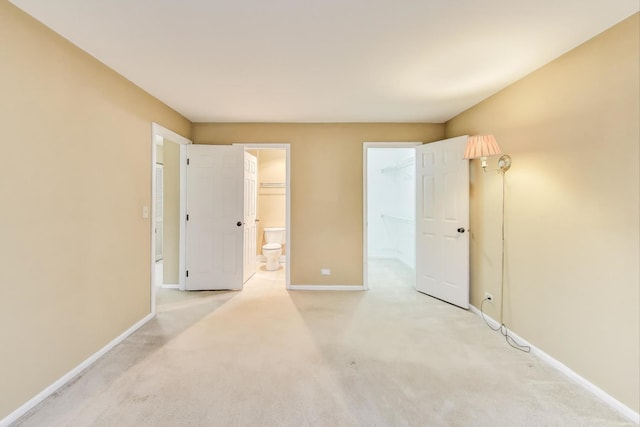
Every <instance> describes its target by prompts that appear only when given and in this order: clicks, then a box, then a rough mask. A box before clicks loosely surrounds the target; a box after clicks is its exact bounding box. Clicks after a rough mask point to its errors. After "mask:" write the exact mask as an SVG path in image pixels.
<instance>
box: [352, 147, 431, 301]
mask: <svg viewBox="0 0 640 427" xmlns="http://www.w3.org/2000/svg"><path fill="white" fill-rule="evenodd" d="M422 144H423V143H422V142H363V143H362V285H363V287H364V289H365V290H368V289H369V273H368V270H369V268H368V267H369V266H368V258H369V254H368V248H367V246H368V244H369V242H368V239H367V236H368V233H369V224H368V214H367V150H369V148H414V147H417V146H418V145H422Z"/></svg>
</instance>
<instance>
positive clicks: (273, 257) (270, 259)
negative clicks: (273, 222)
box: [262, 227, 285, 271]
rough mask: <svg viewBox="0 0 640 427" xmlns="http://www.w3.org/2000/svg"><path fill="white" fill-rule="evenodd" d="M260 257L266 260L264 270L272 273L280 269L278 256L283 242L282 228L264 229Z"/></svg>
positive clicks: (280, 253)
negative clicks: (263, 242) (262, 256)
mask: <svg viewBox="0 0 640 427" xmlns="http://www.w3.org/2000/svg"><path fill="white" fill-rule="evenodd" d="M264 241H265V244H264V245H263V246H262V255H264V256H265V258H267V266H266V269H267V270H269V271H274V270H277V269H279V268H280V255H282V245H283V244H284V241H285V233H284V227H265V228H264Z"/></svg>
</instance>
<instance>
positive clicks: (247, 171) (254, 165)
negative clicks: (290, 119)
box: [242, 151, 258, 283]
mask: <svg viewBox="0 0 640 427" xmlns="http://www.w3.org/2000/svg"><path fill="white" fill-rule="evenodd" d="M257 175H258V160H257V159H256V157H255V156H253V155H251V154H249V153H247V152H246V151H245V152H244V250H243V253H244V272H243V275H242V276H243V277H242V283H245V282H246V281H247V280H249V279H250V278H251V276H253V275H254V274H256V261H257V256H256V255H257V254H256V203H257V198H258V196H257V194H256V191H257V184H256V181H257Z"/></svg>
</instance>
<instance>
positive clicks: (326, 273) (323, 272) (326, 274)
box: [320, 268, 331, 276]
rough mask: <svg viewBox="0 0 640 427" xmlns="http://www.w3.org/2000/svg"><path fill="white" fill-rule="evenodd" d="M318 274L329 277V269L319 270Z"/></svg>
mask: <svg viewBox="0 0 640 427" xmlns="http://www.w3.org/2000/svg"><path fill="white" fill-rule="evenodd" d="M320 274H322V275H323V276H331V269H330V268H321V269H320Z"/></svg>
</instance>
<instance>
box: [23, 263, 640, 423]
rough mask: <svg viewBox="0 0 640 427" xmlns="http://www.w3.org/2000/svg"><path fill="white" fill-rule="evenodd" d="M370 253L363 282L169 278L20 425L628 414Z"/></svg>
mask: <svg viewBox="0 0 640 427" xmlns="http://www.w3.org/2000/svg"><path fill="white" fill-rule="evenodd" d="M393 271H394V269H393V266H392V265H389V264H385V263H374V264H372V266H371V271H370V284H371V290H369V291H367V292H335V291H334V292H305V291H291V292H287V291H286V290H285V289H284V283H283V280H282V279H283V271H282V270H281V271H280V272H278V273H275V274H271V273H268V272H264V271H261V270H259V272H258V274H257V275H256V277H255V278H254V279H252V280H251V281H250V282H249V283H248V284H247V285H246V286H245V290H244V291H242V292H193V293H180V292H179V291H177V290H171V289H164V290H161V291H160V292H159V296H158V304H159V305H158V315H157V317H156V318H155V319H154V320H152V321H151V322H149V323H148V324H147V325H145V326H144V327H143V328H142V329H141V330H139V331H138V332H137V333H135V334H133V335H132V336H131V337H130V338H129V339H127V340H126V341H125V342H124V343H122V344H121V345H119V346H118V347H116V348H115V349H114V350H113V351H111V352H110V353H109V354H107V355H106V356H105V357H103V358H102V359H100V360H99V361H98V362H97V363H96V364H95V365H94V366H92V367H91V368H89V369H88V370H87V371H86V372H84V373H83V374H82V375H81V376H79V377H78V378H77V379H76V380H75V381H73V382H72V383H71V384H69V385H68V386H66V387H64V388H63V389H61V390H60V391H59V392H58V393H56V394H55V395H53V396H52V397H50V398H49V399H47V400H46V401H44V402H43V403H42V404H41V405H39V406H38V407H37V408H35V409H34V410H33V411H31V412H30V413H29V414H27V416H25V417H23V419H21V420H19V421H18V422H17V423H16V425H19V426H23V427H26V426H48V427H49V426H73V427H79V426H119V427H120V426H187V425H189V426H296V427H299V426H623V425H633V423H631V422H628V421H626V420H625V419H624V418H622V417H620V416H619V415H618V414H616V413H615V412H613V411H612V410H610V409H608V408H607V407H606V406H605V405H604V404H602V403H601V402H600V401H599V400H597V399H596V398H594V397H592V396H591V395H590V394H588V393H587V392H586V391H584V390H583V389H582V388H581V387H580V386H578V385H575V384H573V383H571V382H569V381H568V380H567V379H565V378H564V377H563V376H562V375H561V374H560V373H558V372H556V371H555V370H554V369H552V368H550V367H548V366H547V365H545V364H544V363H543V362H541V361H539V360H538V359H536V358H535V357H533V356H531V355H529V354H525V353H522V352H519V351H517V350H514V349H512V348H511V347H509V346H508V345H507V344H506V343H505V342H504V339H503V337H502V336H501V335H499V334H497V333H494V332H492V331H491V330H490V329H489V328H487V327H486V326H485V325H484V324H483V323H482V320H481V319H480V318H479V317H478V316H476V315H474V314H472V313H470V312H467V311H465V310H461V309H459V308H456V307H453V306H451V305H448V304H446V303H443V302H441V301H438V300H435V299H433V298H430V297H428V296H425V295H422V294H420V293H417V292H416V291H415V290H413V289H412V288H411V286H410V285H408V284H406V283H401V282H402V281H401V280H398V277H405V278H406V275H404V274H400V276H398V275H396V274H394V273H393Z"/></svg>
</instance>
